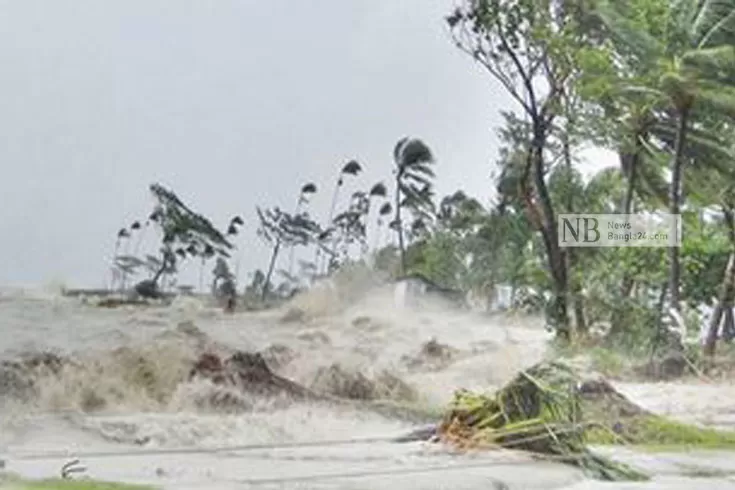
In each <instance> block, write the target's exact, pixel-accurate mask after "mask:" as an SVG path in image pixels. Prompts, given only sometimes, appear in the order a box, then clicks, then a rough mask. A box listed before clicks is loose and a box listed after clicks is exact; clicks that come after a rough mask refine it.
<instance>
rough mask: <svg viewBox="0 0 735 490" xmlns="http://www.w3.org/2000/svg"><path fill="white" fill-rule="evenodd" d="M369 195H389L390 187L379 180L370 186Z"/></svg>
mask: <svg viewBox="0 0 735 490" xmlns="http://www.w3.org/2000/svg"><path fill="white" fill-rule="evenodd" d="M369 195H370V196H371V197H385V196H387V195H388V188H387V187H386V186H385V184H383V183H382V182H378V183H377V184H375V185H374V186H372V187H371V188H370V192H369Z"/></svg>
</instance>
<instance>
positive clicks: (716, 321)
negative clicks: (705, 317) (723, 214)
mask: <svg viewBox="0 0 735 490" xmlns="http://www.w3.org/2000/svg"><path fill="white" fill-rule="evenodd" d="M733 296H735V253H733V254H730V258H729V260H728V261H727V267H726V268H725V275H724V277H723V279H722V286H721V289H720V297H719V300H718V302H717V306H715V311H714V312H712V318H711V319H710V324H709V328H708V329H707V337H706V339H705V341H704V348H703V352H704V354H705V355H707V356H710V357H711V356H714V354H715V347H716V345H717V338H718V336H719V331H720V324H721V323H722V316H723V314H724V313H725V311H726V310H728V309H729V310H730V311H732V303H733Z"/></svg>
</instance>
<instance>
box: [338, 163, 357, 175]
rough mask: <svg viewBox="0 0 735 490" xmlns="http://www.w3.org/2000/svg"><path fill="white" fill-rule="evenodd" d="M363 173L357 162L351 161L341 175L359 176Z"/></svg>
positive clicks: (344, 167) (343, 168)
mask: <svg viewBox="0 0 735 490" xmlns="http://www.w3.org/2000/svg"><path fill="white" fill-rule="evenodd" d="M360 172H362V167H361V166H360V164H359V163H357V161H356V160H350V161H349V162H347V163H346V164H345V165H344V166H343V167H342V170H341V171H340V173H342V174H346V175H357V174H359V173H360Z"/></svg>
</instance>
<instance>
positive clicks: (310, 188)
mask: <svg viewBox="0 0 735 490" xmlns="http://www.w3.org/2000/svg"><path fill="white" fill-rule="evenodd" d="M315 192H316V184H314V183H312V182H309V183H308V184H304V185H303V186H302V187H301V193H302V194H314V193H315Z"/></svg>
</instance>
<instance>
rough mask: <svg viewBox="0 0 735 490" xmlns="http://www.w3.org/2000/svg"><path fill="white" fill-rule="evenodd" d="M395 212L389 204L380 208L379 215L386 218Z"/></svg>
mask: <svg viewBox="0 0 735 490" xmlns="http://www.w3.org/2000/svg"><path fill="white" fill-rule="evenodd" d="M392 212H393V206H391V204H390V203H389V202H386V203H384V204H383V205H382V206H380V210H379V211H378V214H380V216H386V215H388V214H390V213H392Z"/></svg>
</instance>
